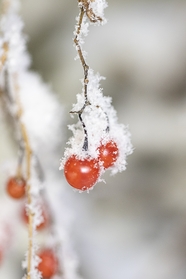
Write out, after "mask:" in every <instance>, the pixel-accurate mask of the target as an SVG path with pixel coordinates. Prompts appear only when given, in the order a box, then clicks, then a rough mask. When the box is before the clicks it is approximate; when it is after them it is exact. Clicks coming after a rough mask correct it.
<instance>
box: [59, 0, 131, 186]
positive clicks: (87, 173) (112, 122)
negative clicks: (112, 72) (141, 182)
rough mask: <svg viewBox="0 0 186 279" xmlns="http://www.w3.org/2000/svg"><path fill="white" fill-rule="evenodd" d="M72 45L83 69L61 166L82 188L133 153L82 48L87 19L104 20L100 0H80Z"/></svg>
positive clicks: (69, 179) (71, 181)
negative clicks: (69, 146)
mask: <svg viewBox="0 0 186 279" xmlns="http://www.w3.org/2000/svg"><path fill="white" fill-rule="evenodd" d="M78 2H79V8H80V13H79V17H78V18H77V25H76V29H75V32H74V34H75V38H74V45H75V47H76V50H77V52H78V56H79V59H80V62H81V64H82V67H83V70H84V78H83V80H82V84H83V89H82V93H81V94H77V104H75V105H73V109H72V111H71V112H70V113H71V114H77V115H78V118H79V122H78V123H77V124H76V125H70V126H69V129H70V130H71V131H72V133H73V137H72V138H71V139H70V140H69V142H68V144H70V145H71V148H66V150H65V156H64V159H62V162H61V166H60V169H64V175H65V178H66V180H67V182H68V183H69V184H70V185H71V186H72V187H73V188H75V189H78V190H81V191H85V190H89V189H90V188H92V187H93V186H94V185H95V184H96V182H98V181H99V178H100V176H101V175H102V173H103V172H104V171H105V170H106V169H108V168H111V172H112V174H114V173H117V172H118V171H123V170H125V168H126V156H127V155H129V154H130V153H132V145H131V143H130V134H129V133H128V131H127V129H126V128H125V127H124V126H123V125H120V124H118V122H117V116H116V111H115V110H114V108H113V107H112V105H111V98H110V97H105V96H103V94H102V89H101V88H100V81H101V80H103V79H104V78H103V77H101V76H100V75H99V74H96V75H95V74H94V72H93V70H92V69H90V67H89V66H88V64H87V63H86V60H85V52H83V51H82V44H83V42H84V41H83V38H82V37H83V36H84V37H85V36H86V35H87V34H88V26H89V23H90V22H91V24H96V25H100V24H103V23H105V22H106V20H105V18H104V8H106V6H107V4H106V2H105V1H104V0H102V1H88V0H79V1H78Z"/></svg>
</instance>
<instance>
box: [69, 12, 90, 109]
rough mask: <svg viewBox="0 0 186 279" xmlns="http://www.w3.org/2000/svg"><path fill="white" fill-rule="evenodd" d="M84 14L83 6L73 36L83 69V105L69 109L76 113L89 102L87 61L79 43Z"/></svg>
mask: <svg viewBox="0 0 186 279" xmlns="http://www.w3.org/2000/svg"><path fill="white" fill-rule="evenodd" d="M84 15H85V12H84V9H83V7H82V8H81V10H80V15H79V22H78V24H77V32H76V36H75V38H74V43H75V45H76V48H77V52H78V55H79V58H80V61H81V64H82V66H83V70H84V97H85V103H84V105H83V107H82V108H81V109H80V110H79V111H71V112H70V113H77V114H82V112H83V111H84V109H85V108H86V106H89V105H90V102H89V100H88V96H87V86H88V82H89V80H88V71H89V66H88V65H87V63H86V62H85V58H84V56H83V53H82V49H81V46H80V44H79V38H78V37H79V35H80V32H81V27H82V22H83V17H84Z"/></svg>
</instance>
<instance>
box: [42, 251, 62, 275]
mask: <svg viewBox="0 0 186 279" xmlns="http://www.w3.org/2000/svg"><path fill="white" fill-rule="evenodd" d="M38 256H39V258H40V260H41V262H40V263H39V265H38V270H39V271H40V272H41V274H42V276H43V278H45V279H49V278H51V277H52V276H53V275H54V274H56V272H57V270H58V265H59V264H58V259H57V257H56V255H55V254H54V252H53V251H52V250H51V249H44V250H42V251H41V252H40V253H39V254H38Z"/></svg>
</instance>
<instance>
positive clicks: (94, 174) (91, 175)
mask: <svg viewBox="0 0 186 279" xmlns="http://www.w3.org/2000/svg"><path fill="white" fill-rule="evenodd" d="M64 174H65V177H66V180H67V182H68V183H69V184H70V185H71V186H72V187H74V188H76V189H79V190H82V191H85V190H87V189H89V188H91V187H92V186H93V185H94V184H95V183H96V181H97V180H98V178H99V175H100V167H99V163H98V160H96V159H90V158H86V159H83V160H81V159H78V158H77V157H76V156H75V155H72V156H71V157H70V158H68V160H67V161H66V163H65V166H64Z"/></svg>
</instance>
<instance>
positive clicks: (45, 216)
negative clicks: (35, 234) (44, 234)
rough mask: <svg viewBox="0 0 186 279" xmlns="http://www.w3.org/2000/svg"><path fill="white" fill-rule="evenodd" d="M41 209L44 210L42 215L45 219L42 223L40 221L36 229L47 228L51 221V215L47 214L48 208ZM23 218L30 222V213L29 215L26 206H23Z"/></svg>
mask: <svg viewBox="0 0 186 279" xmlns="http://www.w3.org/2000/svg"><path fill="white" fill-rule="evenodd" d="M41 210H42V212H41V215H42V218H43V221H42V223H40V224H39V225H38V226H37V227H36V230H42V229H45V228H46V227H47V225H48V222H49V217H48V214H47V212H46V210H45V209H43V208H41ZM22 218H23V221H24V222H25V223H26V224H28V215H27V212H26V209H25V207H24V208H23V211H22Z"/></svg>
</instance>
